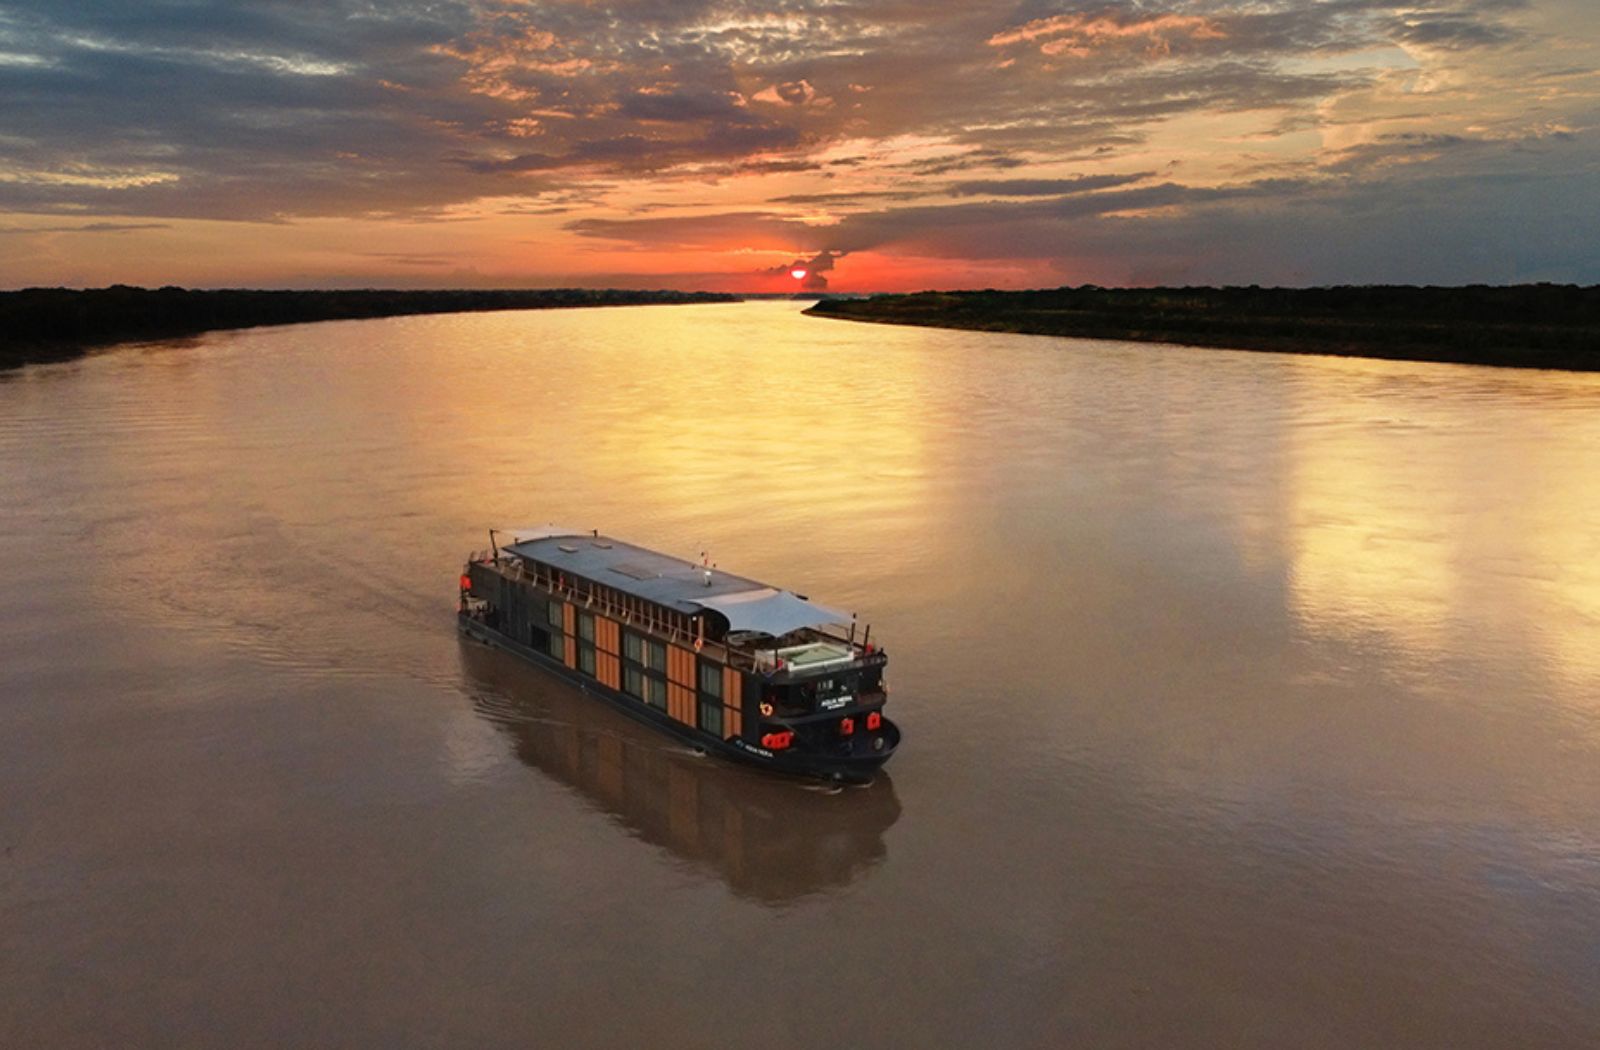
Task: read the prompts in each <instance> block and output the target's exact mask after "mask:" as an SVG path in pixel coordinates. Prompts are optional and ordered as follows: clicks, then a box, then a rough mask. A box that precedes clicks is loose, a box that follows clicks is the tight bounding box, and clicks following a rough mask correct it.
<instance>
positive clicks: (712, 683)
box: [700, 664, 722, 700]
mask: <svg viewBox="0 0 1600 1050" xmlns="http://www.w3.org/2000/svg"><path fill="white" fill-rule="evenodd" d="M700 691H701V692H702V693H704V694H706V695H707V696H714V697H716V698H717V699H718V700H721V699H722V668H720V667H718V666H717V665H716V664H701V665H700Z"/></svg>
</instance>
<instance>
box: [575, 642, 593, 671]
mask: <svg viewBox="0 0 1600 1050" xmlns="http://www.w3.org/2000/svg"><path fill="white" fill-rule="evenodd" d="M578 670H580V671H582V672H583V673H584V674H587V675H592V674H594V646H592V645H580V646H578Z"/></svg>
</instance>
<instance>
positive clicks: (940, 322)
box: [806, 284, 1600, 372]
mask: <svg viewBox="0 0 1600 1050" xmlns="http://www.w3.org/2000/svg"><path fill="white" fill-rule="evenodd" d="M806 313H807V314H809V315H811V316H814V317H831V318H835V319H839V320H848V321H870V322H874V323H878V324H905V325H920V326H924V327H932V328H961V329H971V330H975V331H985V332H1017V333H1023V334H1028V335H1055V336H1073V337H1078V338H1087V339H1128V340H1135V341H1139V342H1154V343H1179V344H1184V345H1188V346H1197V347H1213V348H1225V349H1234V350H1264V351H1272V352H1276V353H1291V354H1331V355H1335V356H1340V357H1374V358H1388V359H1393V360H1407V361H1441V362H1453V363H1460V364H1477V365H1496V366H1501V367H1511V368H1558V369H1567V370H1571V371H1585V372H1592V371H1600V287H1589V288H1581V287H1577V286H1574V285H1547V284H1540V285H1513V286H1509V287H1487V286H1482V285H1476V286H1471V287H1465V288H1415V287H1405V286H1370V287H1340V288H1305V289H1297V288H1127V289H1114V288H1096V287H1093V286H1085V287H1082V288H1057V289H1052V290H1042V291H1027V292H997V291H981V292H918V293H915V294H911V295H876V296H872V297H871V298H868V299H826V300H823V301H822V302H819V303H817V304H816V305H815V306H813V307H811V308H810V309H808V310H807V311H806Z"/></svg>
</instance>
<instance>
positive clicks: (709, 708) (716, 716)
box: [700, 700, 722, 736]
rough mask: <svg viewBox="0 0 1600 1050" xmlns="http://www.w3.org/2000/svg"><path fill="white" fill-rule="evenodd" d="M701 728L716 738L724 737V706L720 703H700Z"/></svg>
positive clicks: (714, 701) (704, 701)
mask: <svg viewBox="0 0 1600 1050" xmlns="http://www.w3.org/2000/svg"><path fill="white" fill-rule="evenodd" d="M700 728H701V729H704V730H705V731H706V732H708V733H711V734H712V735H714V736H721V735H722V704H721V702H720V701H717V700H701V701H700Z"/></svg>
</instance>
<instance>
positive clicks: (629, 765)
mask: <svg viewBox="0 0 1600 1050" xmlns="http://www.w3.org/2000/svg"><path fill="white" fill-rule="evenodd" d="M461 668H462V673H463V676H464V680H465V685H466V687H467V689H468V690H469V692H470V694H471V697H472V704H473V708H474V709H475V710H476V711H477V712H478V714H480V715H481V716H482V717H483V718H484V719H485V720H487V721H488V722H490V723H491V724H492V725H494V726H495V727H496V728H498V729H500V730H502V731H503V732H505V734H506V735H507V736H508V737H509V738H510V740H511V742H512V747H513V749H514V750H515V752H516V755H517V757H518V758H520V759H521V760H522V761H523V762H524V763H525V764H527V765H528V766H531V767H532V768H534V769H536V770H538V771H539V772H540V773H543V774H544V775H546V776H548V777H550V778H551V779H553V780H556V781H558V782H560V783H561V784H563V785H565V786H567V787H570V788H573V789H575V790H576V791H577V792H578V793H580V794H581V795H582V796H583V797H584V799H586V800H587V801H588V802H589V803H590V804H592V805H594V806H596V807H598V808H599V809H601V810H603V811H604V812H605V813H607V814H608V815H610V816H611V818H612V819H613V820H615V821H616V822H617V823H618V824H620V825H621V826H622V827H624V828H625V829H626V830H627V831H628V832H629V834H632V835H634V836H637V837H638V838H640V839H642V840H644V841H646V842H649V843H651V844H653V845H656V846H659V847H663V848H665V849H667V850H669V851H670V852H671V853H672V854H674V855H675V856H677V857H679V858H682V859H683V860H686V861H689V862H691V863H692V864H694V865H695V866H697V867H699V868H702V869H709V870H710V871H712V872H713V873H715V874H716V875H717V876H718V877H720V878H721V879H722V880H723V881H724V882H726V883H727V884H728V886H729V888H730V889H732V890H733V891H734V892H735V893H737V894H739V895H740V896H743V897H749V898H753V899H755V900H759V901H762V902H764V903H768V904H784V903H788V902H790V901H794V900H797V899H799V898H801V897H805V896H808V895H810V894H814V893H821V892H825V891H827V890H830V889H836V888H839V887H842V886H846V885H848V884H849V883H851V882H853V881H854V880H856V879H858V878H860V877H862V876H863V875H865V874H866V873H867V872H868V871H870V870H871V869H873V868H874V867H876V866H877V865H879V864H880V863H882V862H883V860H884V858H885V857H887V856H888V848H887V846H886V845H885V843H884V833H885V832H886V831H888V829H889V828H890V827H891V826H893V824H894V822H895V821H896V820H898V819H899V817H900V800H899V798H898V797H897V796H896V795H895V790H894V784H893V783H892V782H891V781H890V779H889V776H888V774H886V773H879V774H878V775H877V777H876V778H875V779H874V781H873V782H872V783H871V784H870V785H867V786H865V787H850V788H828V787H825V786H823V785H820V784H809V783H806V782H803V781H798V780H791V779H788V778H780V777H776V776H772V775H770V774H762V773H759V772H755V771H750V770H744V769H739V768H737V767H735V766H732V765H729V764H727V763H725V762H722V761H719V760H717V759H714V758H709V757H705V756H702V755H697V754H695V753H693V752H691V751H689V750H688V749H686V748H684V747H682V746H681V745H678V744H676V743H675V742H673V741H671V740H668V739H667V738H665V737H663V736H661V734H659V733H657V732H655V731H653V730H651V729H650V728H648V727H647V726H643V725H640V724H639V723H637V722H634V721H632V720H631V719H629V718H628V717H626V716H625V715H623V714H622V713H620V712H618V711H615V710H613V709H611V708H610V707H608V706H606V705H605V704H604V703H602V702H600V701H599V700H597V699H595V698H593V697H589V696H585V695H584V694H583V693H582V692H581V691H579V690H578V689H576V688H575V687H573V686H572V685H570V684H568V683H566V682H563V681H560V680H559V679H557V678H554V677H552V676H550V675H547V674H544V673H542V672H540V671H539V670H538V669H537V668H533V667H528V666H525V665H524V664H523V663H522V662H521V661H519V660H518V659H517V658H516V657H514V656H511V655H509V654H506V653H503V652H498V651H496V650H493V649H490V648H487V647H485V646H483V645H481V644H479V643H477V642H473V641H469V640H465V639H464V640H463V641H462V642H461Z"/></svg>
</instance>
